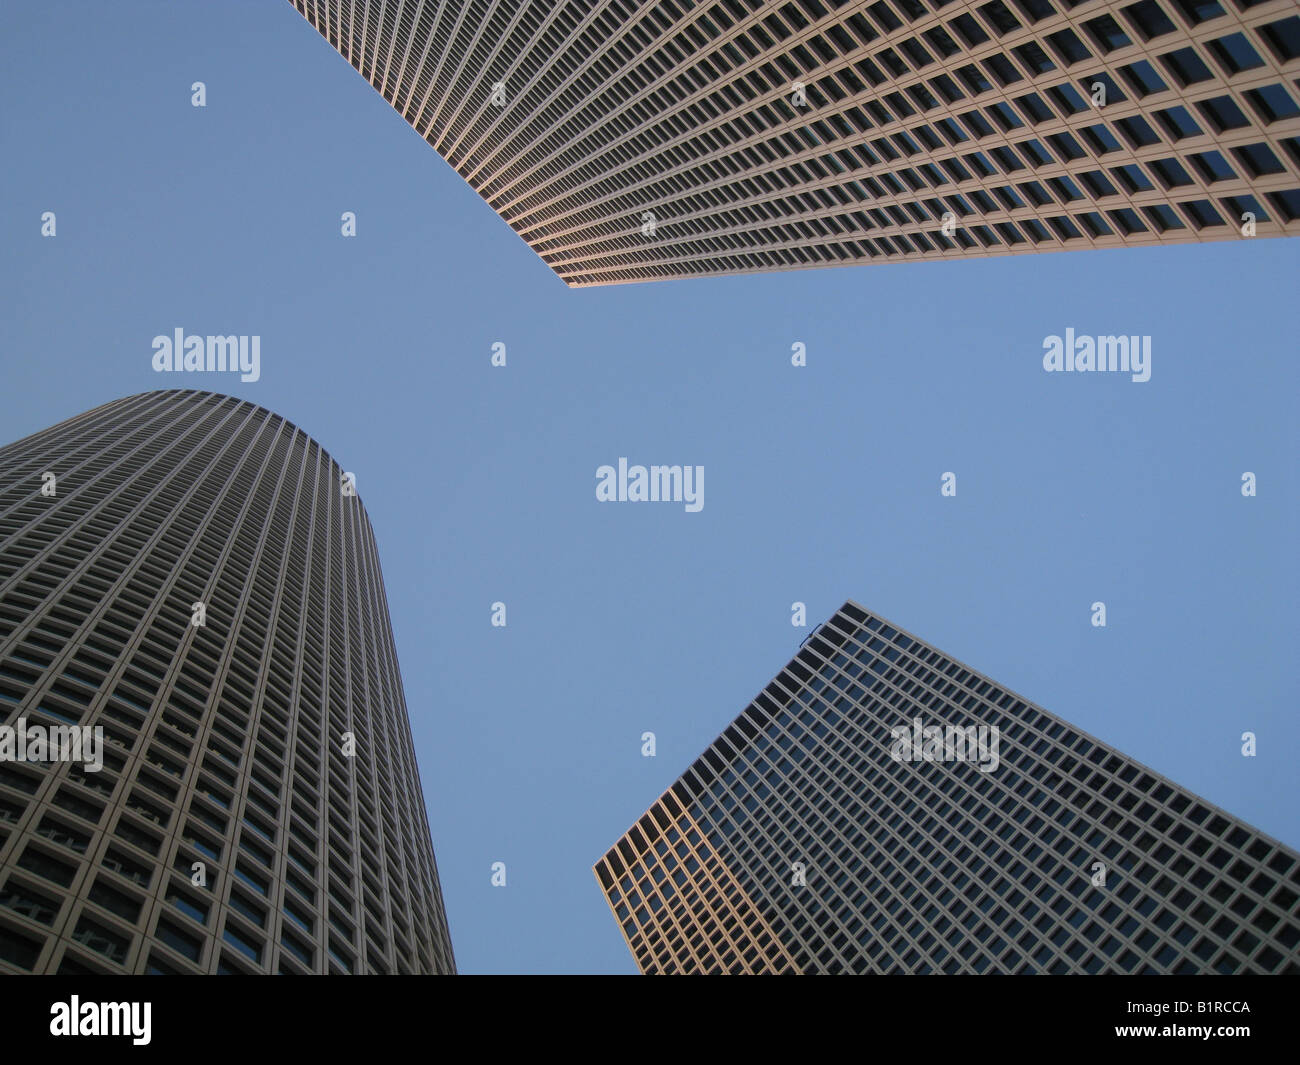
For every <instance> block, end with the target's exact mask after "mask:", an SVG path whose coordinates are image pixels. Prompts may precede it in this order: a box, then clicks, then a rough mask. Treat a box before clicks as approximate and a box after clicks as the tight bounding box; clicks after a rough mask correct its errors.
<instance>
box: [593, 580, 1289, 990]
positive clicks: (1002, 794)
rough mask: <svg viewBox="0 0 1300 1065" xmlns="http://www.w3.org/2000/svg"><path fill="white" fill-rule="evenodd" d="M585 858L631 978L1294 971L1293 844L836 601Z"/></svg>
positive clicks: (884, 624) (956, 663) (951, 660)
mask: <svg viewBox="0 0 1300 1065" xmlns="http://www.w3.org/2000/svg"><path fill="white" fill-rule="evenodd" d="M992 727H996V728H997V729H998V732H997V733H996V734H995V733H993V732H992V731H990V730H991V728H992ZM927 728H939V729H942V730H943V738H942V743H941V744H937V745H935V746H930V739H931V737H932V736H933V735H934V734H927V733H925V732H924V730H925V729H927ZM958 729H963V730H968V731H966V732H965V733H964V734H963V733H959V732H958V731H957V730H958ZM981 729H983V730H985V731H983V732H980V731H979V730H981ZM894 730H897V731H894ZM918 732H920V736H921V740H920V741H918V742H916V743H915V744H912V743H910V742H905V741H904V739H903V737H908V738H909V739H910V738H914V737H916V735H917V733H918ZM963 737H964V738H963ZM936 738H937V737H936ZM931 756H935V757H931ZM595 873H596V877H597V880H598V881H599V883H600V886H601V889H602V891H603V892H604V893H605V895H606V898H607V901H608V902H609V905H610V908H611V909H612V910H613V911H614V915H615V917H616V919H617V921H618V922H619V924H620V926H621V927H622V929H623V933H624V936H625V938H626V940H627V942H628V946H629V947H630V949H631V950H632V953H633V955H634V956H635V958H636V961H637V964H638V965H639V966H640V968H641V970H642V972H645V973H692V972H719V971H721V972H745V973H769V972H785V973H789V972H802V973H840V972H852V973H939V972H942V973H1099V972H1102V973H1135V972H1144V973H1147V972H1149V973H1202V972H1204V973H1279V972H1286V973H1296V972H1300V894H1298V892H1300V855H1298V854H1297V853H1296V852H1295V851H1294V850H1292V849H1291V848H1289V847H1286V846H1284V845H1282V844H1281V843H1279V842H1278V841H1277V840H1274V839H1270V838H1269V837H1268V836H1265V835H1263V834H1262V833H1260V832H1258V831H1257V830H1255V829H1253V828H1252V827H1251V826H1250V825H1248V824H1245V823H1243V822H1242V821H1240V820H1238V819H1237V818H1234V817H1232V816H1231V815H1229V814H1227V813H1225V812H1224V811H1222V810H1219V809H1217V808H1216V807H1214V806H1212V805H1211V804H1210V803H1207V802H1205V801H1204V800H1203V799H1200V798H1198V797H1197V796H1195V795H1193V794H1191V793H1190V792H1188V791H1187V790H1186V789H1184V788H1180V787H1178V786H1177V785H1176V784H1174V783H1173V782H1172V781H1169V780H1166V779H1165V778H1163V777H1161V776H1160V775H1159V774H1158V773H1155V772H1153V771H1151V770H1150V769H1147V768H1146V767H1145V766H1143V765H1140V764H1139V763H1137V762H1135V761H1134V760H1133V759H1131V758H1128V757H1125V756H1124V755H1123V754H1121V753H1120V752H1118V751H1116V750H1115V749H1114V748H1112V747H1108V746H1106V745H1105V744H1104V743H1101V742H1100V741H1099V740H1096V739H1094V738H1093V737H1091V736H1088V735H1085V734H1084V733H1082V732H1080V731H1079V730H1078V729H1076V728H1074V727H1073V726H1071V725H1069V724H1068V723H1066V722H1064V721H1062V720H1061V719H1060V718H1057V717H1055V716H1053V715H1052V714H1049V713H1048V712H1047V711H1045V710H1043V709H1042V708H1041V707H1038V706H1035V705H1033V704H1032V703H1030V702H1028V701H1027V700H1024V699H1022V698H1020V697H1019V696H1017V695H1014V694H1012V693H1011V692H1009V691H1007V690H1006V689H1005V688H1003V687H1001V686H1000V685H998V684H996V683H994V682H993V681H992V680H990V679H989V678H987V677H984V676H982V675H980V674H978V673H976V672H975V671H974V670H972V669H970V668H969V667H967V666H964V665H962V664H961V663H960V662H956V661H954V660H953V659H952V658H950V657H948V656H947V655H945V654H943V653H942V652H940V651H938V650H936V649H935V648H933V647H931V646H929V645H928V644H926V643H923V642H922V641H921V640H918V639H917V638H916V637H914V636H912V635H911V634H909V633H905V632H903V631H902V630H900V629H898V628H897V627H896V626H893V625H890V624H888V623H887V622H886V621H884V620H883V619H881V618H879V617H876V616H874V615H872V614H870V613H868V612H867V611H866V610H863V609H862V608H861V607H859V606H858V605H857V604H855V603H853V602H848V603H845V604H844V606H843V607H841V608H840V610H839V611H838V612H837V613H836V614H835V616H834V617H832V618H831V619H830V621H829V622H827V623H826V624H825V625H822V626H821V627H820V628H819V629H818V630H817V631H816V633H815V634H814V635H813V636H812V637H811V638H809V639H808V640H806V641H805V643H804V646H803V647H802V648H801V649H800V651H799V653H798V654H797V655H796V656H795V657H794V659H793V660H792V661H791V662H790V663H789V664H788V665H787V666H786V667H785V669H783V670H782V671H781V673H780V674H779V675H778V676H777V677H776V679H775V680H773V681H772V683H771V684H769V685H768V686H767V687H766V688H765V689H764V690H763V692H762V693H761V694H760V695H759V696H758V698H757V699H755V700H754V702H753V703H751V704H750V705H749V707H747V708H746V710H745V711H744V712H743V713H742V714H741V715H740V716H739V717H738V718H737V719H736V720H735V721H734V722H732V724H731V725H730V726H729V727H728V728H727V730H726V731H725V732H724V733H723V734H722V735H721V736H719V737H718V739H717V740H715V741H714V743H713V744H712V745H711V746H710V747H709V748H708V750H706V751H705V752H704V754H702V755H701V756H700V757H699V758H698V759H697V760H696V762H695V763H694V764H693V765H692V766H691V767H690V769H688V770H687V771H686V773H684V774H683V775H682V776H681V778H680V779H679V780H678V781H677V782H676V783H675V784H673V785H672V787H670V788H669V789H668V790H667V791H666V792H664V794H663V795H662V796H661V797H660V798H659V799H658V800H657V801H656V802H655V803H654V805H652V806H651V807H650V809H649V810H648V811H647V812H646V813H645V815H644V816H642V817H641V818H640V820H638V821H637V823H636V824H635V825H634V826H633V827H632V828H631V829H630V830H629V831H628V832H627V833H626V834H625V835H624V836H623V838H622V839H620V840H619V841H618V842H617V843H616V844H615V845H614V846H613V847H612V848H611V849H610V850H609V852H608V853H607V854H606V855H605V856H604V858H602V859H601V860H600V861H599V862H597V863H596V866H595Z"/></svg>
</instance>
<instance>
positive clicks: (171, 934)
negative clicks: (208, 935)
mask: <svg viewBox="0 0 1300 1065" xmlns="http://www.w3.org/2000/svg"><path fill="white" fill-rule="evenodd" d="M154 937H155V938H156V939H157V940H158V941H159V942H160V943H165V944H166V945H167V946H169V947H171V948H172V950H174V951H176V953H177V954H180V955H182V956H183V957H186V958H189V959H190V961H198V960H199V955H200V954H201V953H202V951H203V941H202V940H201V939H199V937H198V936H194V935H191V934H190V933H189V932H185V931H182V930H181V929H180V928H178V927H177V926H176V925H175V924H173V923H172V922H171V921H169V920H167V919H166V918H159V920H158V927H157V929H156V930H155V931H154Z"/></svg>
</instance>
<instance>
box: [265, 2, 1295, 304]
mask: <svg viewBox="0 0 1300 1065" xmlns="http://www.w3.org/2000/svg"><path fill="white" fill-rule="evenodd" d="M291 2H292V3H293V5H294V7H295V8H296V9H297V10H298V11H299V12H300V13H301V14H302V15H303V16H304V17H305V18H306V19H307V20H308V21H309V22H310V23H311V25H312V26H314V27H315V28H316V29H317V30H319V31H320V33H321V34H322V35H323V36H324V37H325V38H326V39H327V40H328V41H329V43H330V44H331V45H332V46H333V47H334V48H336V49H337V50H338V51H339V52H340V53H341V54H342V55H343V57H344V58H345V59H347V61H348V62H349V63H351V64H352V66H354V67H355V68H356V69H357V70H358V71H359V72H360V73H361V75H362V76H363V77H365V78H366V80H367V81H369V82H370V84H371V85H373V86H374V87H375V89H376V90H378V91H379V92H380V93H381V94H382V95H383V96H384V98H385V99H386V100H388V101H389V102H390V103H391V104H392V105H393V107H394V108H395V109H396V110H397V111H398V113H399V114H401V115H402V116H403V118H405V119H406V121H407V122H409V123H410V124H411V125H412V126H413V127H414V128H415V129H416V131H417V132H419V134H420V135H421V136H422V137H424V138H425V140H427V141H428V143H429V144H430V145H432V146H433V147H434V148H435V149H436V150H437V151H438V152H439V153H441V154H442V156H443V157H444V158H445V159H446V160H447V162H448V163H449V164H450V165H451V166H452V167H453V168H454V169H455V170H456V171H457V172H458V173H459V174H460V175H461V176H462V177H463V178H464V179H465V180H466V181H467V182H468V183H469V184H470V186H471V187H472V188H473V189H474V190H475V191H476V192H477V193H478V194H479V195H480V196H482V197H483V199H484V200H485V201H487V203H488V204H489V205H490V206H491V207H492V208H493V210H495V211H496V212H497V213H498V214H500V215H501V217H502V218H504V219H505V220H506V222H508V223H509V224H510V226H511V227H512V228H513V229H514V230H515V231H516V232H517V233H518V234H519V235H520V236H521V237H522V238H523V239H524V240H525V241H526V242H527V243H528V244H529V245H530V246H531V247H532V248H533V250H534V251H536V252H537V254H538V255H539V256H541V258H542V259H543V261H545V262H546V263H547V264H548V265H549V266H550V267H551V268H552V269H553V270H554V271H555V273H556V274H557V275H558V276H559V277H560V278H561V279H562V280H563V281H564V282H565V283H566V284H569V285H572V286H588V285H607V284H619V283H624V282H632V281H651V280H661V279H669V278H686V277H698V276H703V275H710V274H736V273H753V272H762V271H768V270H781V269H795V268H808V267H822V266H841V265H849V264H853V263H867V262H894V261H899V260H912V259H960V258H972V257H980V256H987V255H1013V254H1025V253H1033V252H1044V251H1062V250H1070V249H1082V248H1113V247H1124V246H1132V245H1149V244H1167V243H1177V242H1185V241H1206V240H1238V239H1242V238H1243V236H1249V235H1252V234H1253V235H1254V236H1260V237H1268V236H1274V237H1276V236H1286V235H1296V234H1298V233H1300V115H1298V114H1297V104H1298V103H1300V90H1298V89H1297V84H1298V82H1297V79H1298V78H1300V17H1298V16H1297V15H1296V8H1295V2H1294V0H1224V2H1223V3H1222V4H1219V3H1214V4H1205V5H1202V4H1195V5H1188V4H1185V3H1182V2H1180V0H1139V2H1137V3H1125V2H1124V0H1006V2H1002V0H993V2H991V3H988V2H981V0H924V2H922V0H877V2H874V3H867V2H863V0H859V2H849V3H832V2H829V0H791V2H788V3H770V2H766V0H699V2H694V0H659V2H655V3H646V2H638V0H561V2H557V3H520V2H509V3H507V2H505V0H466V2H465V3H460V4H444V3H434V2H433V0H291ZM1210 150H1214V151H1217V152H1218V153H1219V155H1220V156H1221V158H1222V160H1223V162H1222V165H1221V166H1216V167H1215V168H1214V169H1213V170H1212V171H1211V172H1209V173H1206V172H1205V171H1204V170H1201V169H1197V168H1196V167H1194V166H1192V165H1190V163H1189V156H1190V155H1191V154H1193V153H1205V152H1207V151H1210ZM1165 171H1173V172H1175V173H1177V172H1185V173H1186V175H1187V180H1186V181H1184V182H1179V183H1177V184H1171V183H1169V182H1167V181H1165V180H1164V179H1163V178H1162V177H1161V174H1162V173H1163V172H1165ZM1121 175H1123V176H1121ZM1153 179H1155V180H1153ZM1044 185H1046V186H1047V187H1048V188H1050V189H1051V190H1052V191H1051V193H1050V194H1043V195H1041V196H1040V195H1039V192H1038V190H1040V189H1041V188H1042V187H1043V186H1044Z"/></svg>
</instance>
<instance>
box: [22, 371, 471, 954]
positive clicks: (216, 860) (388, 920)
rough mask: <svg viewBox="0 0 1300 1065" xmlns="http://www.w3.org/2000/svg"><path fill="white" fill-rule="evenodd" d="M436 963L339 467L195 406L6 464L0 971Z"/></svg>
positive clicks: (48, 433) (388, 697) (374, 559)
mask: <svg viewBox="0 0 1300 1065" xmlns="http://www.w3.org/2000/svg"><path fill="white" fill-rule="evenodd" d="M97 741H102V747H101V746H100V744H99V742H97ZM97 761H98V762H101V763H102V766H101V767H100V768H98V769H96V768H95V762H97ZM454 968H455V961H454V958H453V955H452V949H451V942H450V938H449V935H448V931H447V921H446V916H445V912H444V909H443V902H442V896H441V891H440V888H439V884H438V871H437V866H436V864H435V861H434V856H433V845H432V842H431V840H430V836H429V827H428V822H427V820H426V818H425V812H424V800H423V795H422V793H421V789H420V778H419V774H418V771H417V769H416V763H415V753H414V746H413V743H412V739H411V733H410V726H409V723H408V720H407V714H406V703H405V699H404V697H403V694H402V682H401V677H400V674H399V671H398V664H397V656H396V653H395V650H394V646H393V635H392V629H391V626H390V622H389V617H388V609H387V602H386V598H385V594H384V583H383V577H382V575H381V573H380V569H379V558H378V553H377V551H376V547H375V540H374V535H373V533H372V531H371V527H370V521H369V519H368V517H367V516H366V512H365V508H364V507H363V506H362V505H361V500H360V498H359V497H358V496H357V495H356V493H355V491H354V489H353V488H352V486H351V485H350V483H349V482H348V481H347V480H346V479H345V477H344V475H343V473H342V471H341V470H340V468H339V466H338V464H337V463H336V462H334V460H333V459H331V458H330V456H329V455H328V454H327V453H326V452H325V451H324V449H322V448H321V446H320V445H319V444H317V443H316V442H315V441H314V440H312V439H311V438H310V437H309V436H307V434H306V433H304V432H303V431H302V430H301V429H299V428H297V427H296V426H295V425H293V424H291V423H290V422H288V421H286V420H285V419H284V418H281V417H279V416H278V415H275V414H272V413H271V412H270V411H267V410H264V409H262V408H261V407H258V406H256V405H254V404H252V403H249V402H247V401H244V400H240V399H236V398H233V397H231V396H222V395H216V394H213V393H210V392H199V391H193V390H170V391H159V392H148V393H144V394H142V395H137V396H130V397H128V398H126V399H120V400H117V401H115V402H112V403H108V404H105V405H104V406H101V407H97V408H95V409H94V410H91V411H87V412H86V413H84V414H80V415H77V416H76V417H74V418H71V419H69V420H67V421H65V422H62V423H60V424H59V425H56V426H54V427H52V428H50V429H47V430H45V431H43V432H39V433H36V434H34V435H32V436H29V437H27V438H25V439H23V440H19V441H18V442H16V443H13V444H10V445H8V446H7V447H4V448H0V972H37V973H45V972H72V973H82V972H105V973H120V972H131V973H227V972H229V973H373V972H391V973H426V972H453V971H454Z"/></svg>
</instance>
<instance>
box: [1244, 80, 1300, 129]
mask: <svg viewBox="0 0 1300 1065" xmlns="http://www.w3.org/2000/svg"><path fill="white" fill-rule="evenodd" d="M1245 96H1246V100H1247V102H1248V103H1249V104H1250V106H1251V107H1253V108H1254V109H1255V111H1256V112H1257V113H1258V114H1259V117H1260V118H1262V119H1263V120H1264V122H1265V124H1266V125H1267V124H1268V123H1271V122H1277V121H1280V120H1281V119H1284V118H1295V117H1296V115H1300V107H1297V106H1296V104H1295V101H1294V100H1293V99H1291V96H1290V95H1289V94H1288V93H1287V91H1286V89H1285V88H1283V87H1282V86H1281V85H1265V86H1264V87H1263V88H1261V89H1251V90H1250V91H1249V92H1247V93H1246V94H1245Z"/></svg>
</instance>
